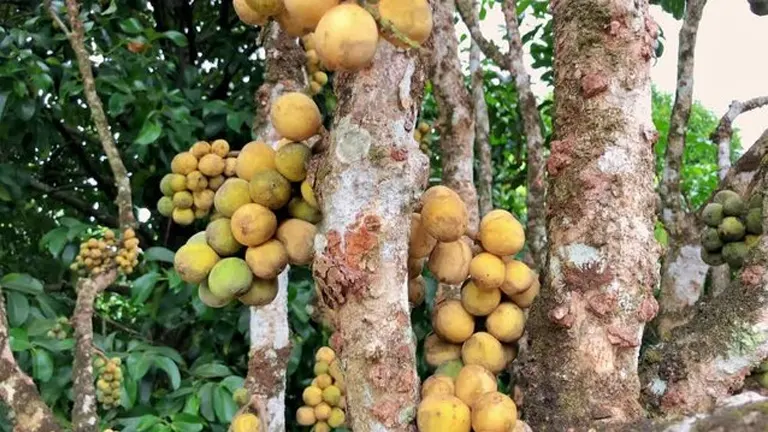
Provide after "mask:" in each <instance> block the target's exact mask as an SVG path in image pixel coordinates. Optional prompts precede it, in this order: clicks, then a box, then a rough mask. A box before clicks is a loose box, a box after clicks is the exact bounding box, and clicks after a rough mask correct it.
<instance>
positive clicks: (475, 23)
mask: <svg viewBox="0 0 768 432" xmlns="http://www.w3.org/2000/svg"><path fill="white" fill-rule="evenodd" d="M456 8H457V9H458V11H459V15H460V16H461V20H462V21H464V24H466V25H467V28H468V29H469V35H470V36H472V40H474V41H475V42H476V43H477V45H478V46H479V47H480V51H482V52H483V55H485V56H486V57H488V58H489V59H491V60H493V62H494V63H496V64H497V65H498V66H499V67H501V68H504V69H506V68H507V66H508V64H509V56H508V55H505V54H504V53H502V51H501V49H499V47H497V46H496V44H494V43H493V42H492V41H490V40H488V39H486V38H485V36H483V33H482V31H480V20H479V19H478V17H477V16H476V15H475V14H474V12H473V11H472V0H456Z"/></svg>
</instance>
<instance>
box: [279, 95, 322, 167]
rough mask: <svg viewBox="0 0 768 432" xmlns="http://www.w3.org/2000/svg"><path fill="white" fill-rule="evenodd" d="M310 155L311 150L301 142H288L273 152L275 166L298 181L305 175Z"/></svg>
mask: <svg viewBox="0 0 768 432" xmlns="http://www.w3.org/2000/svg"><path fill="white" fill-rule="evenodd" d="M313 103H314V102H313ZM310 157H312V151H311V150H310V149H309V147H307V146H305V145H304V144H301V143H290V144H287V145H284V146H283V147H281V148H280V150H278V151H277V153H276V154H275V167H276V168H277V171H278V172H279V173H280V174H282V175H283V176H284V177H285V178H287V179H288V180H290V181H292V182H300V181H302V180H304V179H305V178H306V177H307V164H308V163H309V158H310Z"/></svg>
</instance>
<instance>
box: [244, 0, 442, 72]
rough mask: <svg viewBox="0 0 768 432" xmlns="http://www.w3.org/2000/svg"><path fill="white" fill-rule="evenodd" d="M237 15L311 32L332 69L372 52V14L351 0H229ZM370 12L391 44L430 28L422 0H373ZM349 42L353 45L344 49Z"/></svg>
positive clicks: (352, 66)
mask: <svg viewBox="0 0 768 432" xmlns="http://www.w3.org/2000/svg"><path fill="white" fill-rule="evenodd" d="M234 6H235V11H236V12H237V15H238V16H239V17H240V20H241V21H243V22H244V23H246V24H249V25H264V24H265V23H266V22H267V20H269V18H274V19H276V20H277V22H278V23H279V24H280V26H281V27H282V28H283V29H284V30H285V31H286V32H287V33H288V34H289V35H291V36H303V35H306V34H308V33H311V32H314V34H315V37H314V39H315V49H316V52H317V55H318V57H319V59H320V61H322V63H323V64H324V65H325V66H326V67H327V68H328V69H329V70H332V71H356V70H359V69H362V68H364V67H366V66H368V65H369V64H370V63H371V61H372V60H373V56H374V55H375V54H376V48H377V46H378V42H379V28H378V25H377V23H376V20H375V19H374V17H373V16H372V15H371V13H369V12H368V11H367V10H366V9H364V8H363V7H361V6H358V5H357V4H356V3H354V2H347V3H341V1H340V0H234ZM375 7H376V9H377V10H376V13H377V14H378V15H379V17H380V22H381V23H382V24H383V28H382V34H383V36H384V38H385V39H387V40H388V41H389V42H391V43H392V44H394V45H396V46H398V47H401V48H407V47H408V46H409V44H407V43H405V41H404V39H403V37H405V38H408V39H409V40H410V41H411V42H413V43H415V44H422V43H423V42H424V41H426V40H427V38H428V37H429V35H430V33H431V32H432V10H431V9H430V6H429V3H428V2H427V0H379V1H378V3H377V4H376V5H375ZM349 47H355V49H349Z"/></svg>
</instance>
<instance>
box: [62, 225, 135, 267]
mask: <svg viewBox="0 0 768 432" xmlns="http://www.w3.org/2000/svg"><path fill="white" fill-rule="evenodd" d="M140 252H141V250H140V249H139V239H138V238H136V233H135V232H134V231H133V229H131V228H128V229H126V230H125V231H124V232H123V238H122V240H120V241H119V245H118V240H117V238H115V232H114V231H112V230H110V229H107V230H104V231H103V232H102V233H100V234H98V235H97V236H95V237H91V238H89V239H88V240H86V241H84V242H83V243H80V253H78V255H77V256H76V257H75V262H73V263H72V264H71V265H70V266H69V268H70V270H72V271H76V272H78V274H80V275H81V276H86V275H89V274H90V275H93V276H96V275H99V274H101V273H104V272H106V271H107V270H109V269H110V268H112V267H113V265H114V264H115V263H117V264H118V266H119V269H120V271H121V272H123V273H125V274H131V273H133V269H134V268H135V267H136V266H137V265H138V264H139V253H140Z"/></svg>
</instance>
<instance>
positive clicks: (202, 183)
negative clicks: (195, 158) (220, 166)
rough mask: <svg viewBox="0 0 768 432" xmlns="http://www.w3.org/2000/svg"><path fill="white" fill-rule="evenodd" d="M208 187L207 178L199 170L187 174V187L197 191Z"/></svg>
mask: <svg viewBox="0 0 768 432" xmlns="http://www.w3.org/2000/svg"><path fill="white" fill-rule="evenodd" d="M207 187H208V179H207V178H205V176H204V175H203V173H201V172H200V171H192V172H191V173H189V174H187V189H189V190H190V191H192V192H198V191H201V190H203V189H205V188H207Z"/></svg>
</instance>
